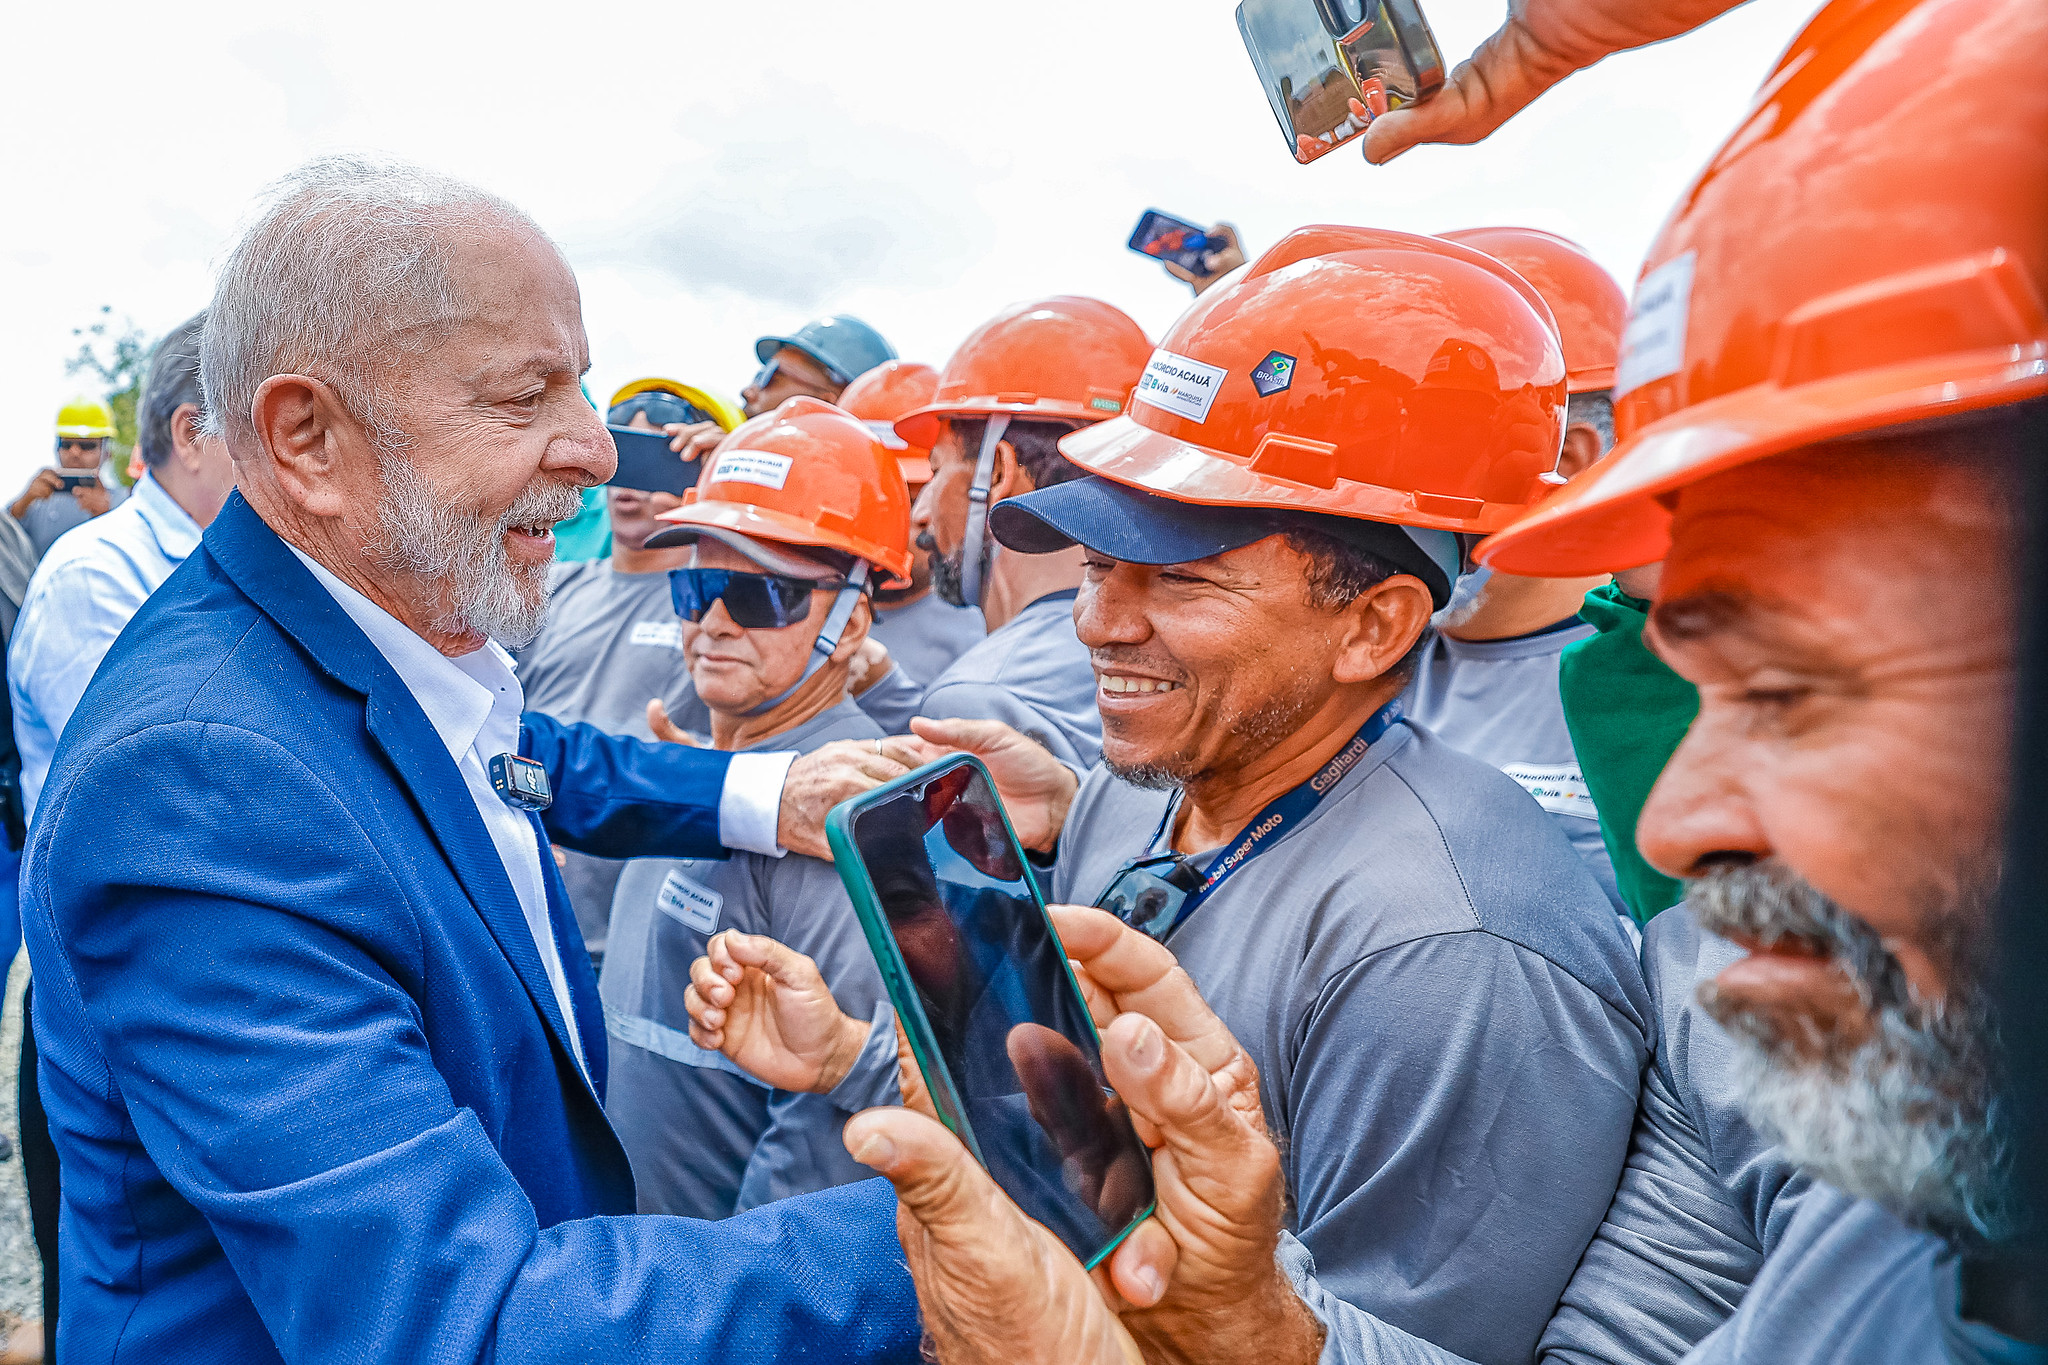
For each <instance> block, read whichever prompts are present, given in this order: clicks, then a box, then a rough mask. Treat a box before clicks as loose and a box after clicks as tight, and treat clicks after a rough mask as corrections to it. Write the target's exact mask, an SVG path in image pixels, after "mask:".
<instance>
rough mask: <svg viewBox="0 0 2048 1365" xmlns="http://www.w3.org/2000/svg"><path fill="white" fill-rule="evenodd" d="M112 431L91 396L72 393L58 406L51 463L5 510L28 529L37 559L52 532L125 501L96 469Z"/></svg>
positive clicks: (52, 539)
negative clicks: (52, 467) (55, 435)
mask: <svg viewBox="0 0 2048 1365" xmlns="http://www.w3.org/2000/svg"><path fill="white" fill-rule="evenodd" d="M114 435H115V432H114V415H113V413H111V412H109V411H108V410H107V405H106V404H105V403H103V402H101V401H100V400H99V399H97V398H74V399H72V400H71V401H70V402H69V403H66V404H65V405H64V406H63V407H62V408H61V409H59V410H58V413H57V465H56V468H54V469H40V470H37V471H36V476H35V477H34V478H33V479H30V480H29V484H28V487H27V488H24V489H22V490H21V496H20V497H18V498H16V499H15V500H14V502H13V503H12V504H11V505H10V506H9V507H8V509H7V510H8V511H9V512H10V513H12V514H13V516H14V519H15V520H16V521H18V522H20V523H21V526H22V529H23V530H25V531H27V532H28V538H29V540H30V541H31V542H32V543H33V544H34V546H35V551H36V558H37V559H41V558H42V557H43V556H44V555H45V554H48V553H49V550H50V547H51V546H52V545H54V544H56V543H57V537H58V536H61V535H63V534H64V533H65V532H66V531H68V530H70V529H71V528H72V527H74V526H83V525H85V523H86V522H88V521H91V520H92V519H93V518H94V517H97V516H100V515H102V514H104V513H106V512H109V511H111V510H112V509H114V508H116V507H119V506H120V505H121V504H122V503H123V502H125V501H127V499H128V490H127V489H125V488H123V487H122V486H121V485H120V484H119V483H118V482H116V481H114V480H113V479H110V478H108V477H106V476H105V475H104V474H103V473H101V466H102V465H104V464H105V463H106V461H107V456H108V450H107V443H108V442H109V441H111V440H113V439H114ZM86 474H93V475H95V476H96V477H94V478H90V479H87V478H84V477H82V476H84V475H86Z"/></svg>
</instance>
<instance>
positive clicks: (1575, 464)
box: [1557, 422, 1600, 479]
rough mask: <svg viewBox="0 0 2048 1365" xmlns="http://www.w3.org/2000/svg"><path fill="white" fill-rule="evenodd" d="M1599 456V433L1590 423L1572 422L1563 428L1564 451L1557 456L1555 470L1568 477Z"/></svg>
mask: <svg viewBox="0 0 2048 1365" xmlns="http://www.w3.org/2000/svg"><path fill="white" fill-rule="evenodd" d="M1599 458H1600V433H1599V431H1598V430H1596V429H1595V428H1594V427H1593V426H1592V424H1590V423H1587V422H1574V423H1572V424H1571V425H1570V426H1568V427H1566V428H1565V429H1564V451H1563V453H1561V454H1560V455H1559V456H1558V457H1557V472H1558V473H1559V474H1561V475H1563V476H1564V477H1565V478H1567V479H1569V478H1570V477H1572V475H1574V474H1576V473H1578V472H1579V471H1580V470H1582V469H1584V468H1586V466H1588V465H1590V464H1592V463H1593V461H1595V460H1597V459H1599Z"/></svg>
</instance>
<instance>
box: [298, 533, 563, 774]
mask: <svg viewBox="0 0 2048 1365" xmlns="http://www.w3.org/2000/svg"><path fill="white" fill-rule="evenodd" d="M285 548H286V549H288V550H290V551H291V552H292V553H293V554H295V555H297V556H298V557H299V562H300V563H301V564H304V565H305V566H306V568H307V569H308V570H310V571H311V572H312V574H313V577H315V578H317V579H319V580H320V586H322V587H324V588H326V589H327V591H328V592H329V593H331V594H332V595H333V597H334V600H335V602H336V603H337V604H339V605H340V607H341V609H342V610H343V611H345V612H347V613H348V616H349V619H350V620H352V621H354V622H355V623H356V625H357V626H358V627H359V628H360V629H361V630H362V632H363V634H365V635H367V636H369V637H370V643H371V644H373V645H375V646H376V647H377V652H378V653H380V654H382V655H383V656H384V658H385V661H386V662H388V663H389V664H390V665H391V667H392V669H393V670H394V671H396V672H397V674H398V676H399V679H400V681H402V682H403V683H404V684H405V685H406V688H407V690H409V691H410V692H411V693H412V695H413V700H415V701H417V702H418V703H419V704H420V710H422V711H424V712H426V714H427V723H428V724H430V725H432V726H433V727H434V733H435V734H437V735H439V736H440V737H441V742H442V743H443V744H445V745H447V746H448V757H450V758H451V759H454V760H455V762H456V763H457V764H458V765H459V764H460V763H461V762H462V757H463V755H464V754H466V753H468V752H469V751H470V750H471V749H472V748H475V747H476V745H477V736H478V735H479V734H480V733H482V732H483V730H484V728H485V725H486V724H487V723H489V724H490V727H491V730H492V731H493V733H492V734H491V735H490V736H488V738H489V740H490V741H491V743H490V744H489V745H487V746H486V747H489V748H491V750H492V752H493V753H503V752H510V751H513V750H514V749H516V748H517V747H518V743H519V713H520V712H521V711H522V710H523V709H525V694H524V693H523V692H522V690H521V689H520V686H519V680H518V679H517V678H516V677H514V676H513V673H512V668H513V664H512V656H511V655H510V654H507V653H506V652H505V649H504V647H503V646H502V645H500V644H499V643H498V642H497V641H496V640H491V641H487V642H486V643H485V644H484V647H483V648H482V649H479V650H476V651H475V652H473V653H470V654H466V655H464V656H463V657H462V658H460V659H451V658H449V657H448V656H447V655H445V654H443V653H442V652H441V651H440V650H438V649H435V648H434V647H433V646H432V645H430V644H428V643H427V642H426V641H425V640H423V639H421V638H420V637H419V636H418V635H416V634H414V633H413V631H412V629H411V628H410V627H409V626H406V625H405V624H403V623H402V622H400V621H399V619H398V618H397V617H395V616H393V615H392V614H391V613H390V612H388V611H386V610H384V608H382V607H380V606H378V605H377V604H376V603H375V602H372V601H371V600H370V599H369V598H367V597H365V596H363V595H362V594H361V593H359V592H357V591H356V590H355V589H354V588H352V587H350V586H349V585H348V584H346V583H344V582H342V581H341V579H339V578H337V577H335V575H334V574H333V573H331V572H330V571H329V570H328V569H327V567H326V566H325V565H323V564H321V563H320V562H319V561H318V560H316V559H314V558H313V557H312V556H311V555H308V554H307V553H305V552H304V551H303V550H301V549H299V547H298V546H296V545H293V544H291V543H290V542H286V545H285ZM508 722H509V730H510V734H509V736H508V735H506V734H505V730H506V729H507V727H508Z"/></svg>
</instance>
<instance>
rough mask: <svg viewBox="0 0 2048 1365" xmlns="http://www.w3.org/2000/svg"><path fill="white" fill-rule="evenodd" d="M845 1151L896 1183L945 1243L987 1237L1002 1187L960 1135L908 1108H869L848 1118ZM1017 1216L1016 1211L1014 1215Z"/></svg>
mask: <svg viewBox="0 0 2048 1365" xmlns="http://www.w3.org/2000/svg"><path fill="white" fill-rule="evenodd" d="M844 1140H845V1143H846V1150H847V1151H848V1152H849V1153H851V1154H852V1156H853V1159H854V1160H855V1161H858V1162H859V1163H860V1164H861V1165H863V1166H866V1167H868V1168H869V1169H870V1170H872V1171H874V1172H875V1173H876V1174H877V1175H880V1176H882V1177H883V1178H884V1179H886V1180H887V1181H888V1182H889V1183H890V1184H891V1185H894V1186H895V1187H896V1198H897V1199H898V1200H900V1201H902V1204H903V1207H904V1209H905V1210H906V1211H907V1212H908V1213H909V1214H910V1216H911V1217H912V1218H914V1219H916V1220H917V1222H918V1223H919V1224H920V1225H921V1226H922V1227H923V1228H924V1229H925V1231H926V1232H928V1233H930V1234H931V1235H932V1237H933V1239H934V1240H935V1241H937V1242H939V1243H941V1244H944V1243H949V1242H950V1243H955V1244H958V1243H961V1242H966V1241H969V1240H970V1239H977V1238H978V1237H979V1236H981V1235H984V1234H985V1231H986V1228H987V1226H988V1222H989V1218H990V1216H991V1214H992V1213H993V1214H997V1216H1000V1212H999V1210H1000V1205H1001V1204H1002V1202H1003V1201H1004V1195H1003V1193H1002V1191H1001V1190H999V1189H997V1188H996V1184H995V1182H994V1181H993V1180H991V1179H989V1175H988V1172H987V1171H984V1170H983V1169H982V1168H981V1163H980V1162H978V1161H976V1160H975V1159H974V1157H973V1155H972V1154H971V1153H969V1152H968V1150H967V1148H966V1147H965V1146H963V1145H962V1144H961V1142H960V1139H959V1138H957V1137H955V1136H954V1135H953V1134H952V1133H951V1132H949V1131H948V1130H947V1129H946V1127H945V1126H944V1125H943V1124H941V1123H940V1122H939V1121H938V1120H936V1119H929V1118H926V1117H925V1116H924V1115H922V1114H917V1113H912V1112H911V1111H910V1110H908V1109H868V1110H864V1111H863V1112H861V1113H859V1114H856V1115H854V1116H853V1117H852V1118H850V1119H848V1120H847V1121H846V1128H845V1130H844ZM1013 1216H1014V1215H1013Z"/></svg>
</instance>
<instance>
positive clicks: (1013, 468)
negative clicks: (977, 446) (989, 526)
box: [974, 441, 1038, 507]
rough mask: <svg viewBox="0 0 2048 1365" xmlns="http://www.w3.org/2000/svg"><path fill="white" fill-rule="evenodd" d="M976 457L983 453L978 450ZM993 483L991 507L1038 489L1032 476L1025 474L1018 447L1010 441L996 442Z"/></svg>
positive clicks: (990, 492) (992, 474) (991, 474)
mask: <svg viewBox="0 0 2048 1365" xmlns="http://www.w3.org/2000/svg"><path fill="white" fill-rule="evenodd" d="M974 453H975V455H976V456H977V457H979V456H980V454H981V452H980V451H979V450H976V451H975V452H974ZM990 478H991V480H992V482H991V483H990V484H989V488H988V501H989V505H990V506H991V507H993V506H994V505H995V504H997V503H999V502H1001V501H1002V500H1003V499H1004V498H1014V497H1016V496H1017V495H1018V494H1019V493H1029V492H1030V491H1031V490H1032V489H1034V488H1036V487H1038V485H1037V484H1035V483H1033V482H1031V476H1030V475H1029V474H1026V473H1025V472H1024V466H1023V465H1022V464H1020V463H1019V462H1018V460H1017V447H1015V446H1013V445H1011V444H1010V443H1009V442H1008V441H997V442H996V463H995V468H994V470H993V471H992V472H991V473H990Z"/></svg>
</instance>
